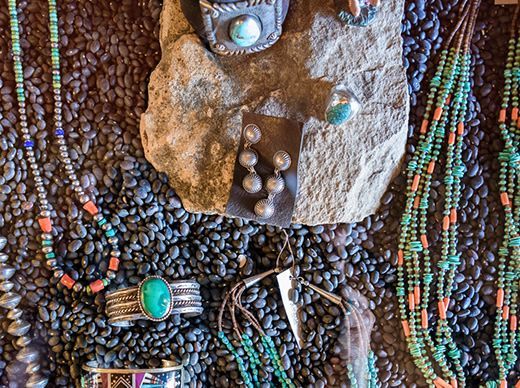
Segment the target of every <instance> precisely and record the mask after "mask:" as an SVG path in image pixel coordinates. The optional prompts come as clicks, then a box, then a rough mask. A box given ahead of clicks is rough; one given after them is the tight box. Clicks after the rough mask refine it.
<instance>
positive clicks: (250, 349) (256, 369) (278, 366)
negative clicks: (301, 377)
mask: <svg viewBox="0 0 520 388" xmlns="http://www.w3.org/2000/svg"><path fill="white" fill-rule="evenodd" d="M245 289H246V285H245V283H244V282H240V283H238V284H237V285H235V286H234V287H233V288H232V289H231V290H230V291H229V292H228V293H227V294H226V296H225V297H224V300H223V301H222V304H221V306H220V310H219V315H218V334H217V336H218V339H219V340H220V342H221V343H222V344H223V345H224V346H225V347H226V349H227V350H228V351H229V352H230V353H231V354H232V355H233V357H234V358H235V360H236V362H237V364H238V370H239V372H240V375H241V376H242V380H243V384H244V385H245V386H246V387H248V388H257V387H261V386H262V385H263V384H264V383H265V382H264V381H261V376H260V370H261V369H263V367H267V366H269V365H271V366H272V368H273V369H274V375H275V376H276V378H277V379H278V381H279V383H280V386H281V387H282V388H295V387H296V385H295V384H294V383H293V382H292V380H291V379H289V377H288V376H287V372H286V371H285V368H284V366H283V363H282V360H281V358H280V354H279V353H278V350H277V349H276V345H275V344H274V341H273V339H272V338H271V337H270V336H269V335H267V334H266V333H265V332H264V331H263V329H262V327H261V326H260V324H259V322H258V321H257V320H256V318H255V317H254V316H253V314H252V313H251V312H249V311H248V310H247V309H246V308H245V307H243V306H242V304H241V302H240V298H241V295H242V293H243V292H244V290H245ZM230 298H231V302H230V306H229V310H230V312H231V320H232V322H233V331H234V332H235V333H236V337H237V338H238V339H239V341H238V343H239V344H240V346H241V347H242V348H243V349H244V352H243V353H245V355H246V356H247V359H246V360H244V358H243V356H242V355H241V354H240V352H239V351H238V350H237V349H236V348H235V346H234V345H233V343H232V342H231V341H230V340H229V338H228V337H227V336H226V333H225V332H224V328H223V316H224V311H225V310H226V306H227V305H228V301H229V300H230ZM235 309H238V310H239V311H241V312H242V314H243V315H244V317H245V318H246V319H247V320H248V321H249V322H250V323H251V325H252V327H254V328H255V329H256V330H257V332H258V333H259V341H258V342H257V344H256V347H257V348H255V344H254V343H253V340H252V339H251V337H250V336H249V335H248V334H247V333H245V332H241V331H240V329H239V328H238V322H237V320H236V316H235ZM246 361H247V362H246Z"/></svg>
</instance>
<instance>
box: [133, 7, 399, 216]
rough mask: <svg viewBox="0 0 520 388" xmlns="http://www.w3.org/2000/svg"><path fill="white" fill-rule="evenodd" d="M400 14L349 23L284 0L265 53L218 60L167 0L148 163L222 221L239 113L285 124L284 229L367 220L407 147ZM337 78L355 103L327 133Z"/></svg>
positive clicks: (147, 125)
mask: <svg viewBox="0 0 520 388" xmlns="http://www.w3.org/2000/svg"><path fill="white" fill-rule="evenodd" d="M402 7H403V0H389V1H385V2H383V5H382V9H381V10H380V15H379V16H378V20H377V21H376V22H375V24H374V25H372V26H370V27H368V28H364V29H363V28H347V27H345V26H344V25H343V24H342V23H341V22H340V21H339V19H338V18H337V17H336V11H335V9H334V7H333V2H332V0H323V1H310V0H305V1H304V0H297V1H294V0H293V1H292V3H291V9H290V10H289V15H288V18H287V21H286V23H285V25H284V29H285V32H284V35H283V36H282V38H281V39H280V41H279V42H278V43H277V44H276V45H275V46H274V47H273V48H271V49H269V50H267V51H264V52H262V53H258V54H255V55H250V56H243V57H235V58H225V57H219V56H216V55H214V54H213V53H211V52H210V51H208V50H207V49H206V48H205V47H204V45H203V44H202V43H201V41H200V40H199V38H198V37H197V36H196V35H194V34H193V33H192V32H191V28H190V27H189V25H188V24H187V22H186V21H185V20H184V17H183V15H182V13H181V12H180V9H179V7H178V1H177V0H166V1H165V2H164V8H163V13H162V15H161V47H162V50H163V56H162V59H161V62H160V63H159V65H158V66H157V68H156V69H155V71H154V72H153V74H152V77H151V81H150V85H149V106H148V110H147V111H146V113H144V114H143V116H142V120H141V135H142V141H143V146H144V149H145V153H146V157H147V159H148V160H149V161H150V162H151V163H152V164H153V165H154V166H155V168H156V169H157V170H159V171H164V172H165V173H166V174H167V175H168V177H169V179H170V184H171V185H172V186H173V187H174V188H175V190H176V191H177V193H178V194H179V196H180V197H181V199H182V201H183V204H184V206H185V207H186V209H187V210H189V211H192V212H203V213H220V214H224V211H225V207H226V202H227V199H228V193H229V188H230V186H231V182H232V176H233V168H234V160H235V156H236V153H237V147H238V141H239V137H240V127H241V125H240V124H241V113H242V112H244V111H250V112H255V113H261V114H266V115H271V116H279V117H288V118H292V119H296V120H299V121H301V122H303V123H304V139H303V147H302V154H301V156H300V166H299V182H300V188H299V192H298V196H297V199H296V207H295V210H294V215H293V222H295V223H303V224H310V225H314V224H323V223H337V222H355V221H359V220H361V219H363V218H364V217H366V216H367V215H369V214H372V213H374V212H375V211H376V209H377V208H378V206H379V201H380V198H381V197H382V195H383V194H384V192H385V190H386V187H387V185H388V183H389V182H390V180H391V179H392V177H393V176H394V175H395V173H397V171H398V170H399V164H400V160H401V158H402V156H403V154H404V149H405V143H406V135H407V119H408V109H409V108H408V96H407V84H406V74H405V71H404V68H403V67H402V54H401V47H402V44H401V35H400V30H401V25H400V20H401V11H402ZM337 83H346V84H347V85H348V86H349V87H350V88H351V89H353V90H354V91H355V93H356V94H357V95H358V97H359V99H360V100H361V101H362V103H363V108H362V110H361V112H360V113H359V114H358V115H357V116H356V117H355V118H354V119H353V120H352V121H350V122H348V123H347V124H345V125H343V126H338V127H334V126H330V125H328V124H327V123H326V122H324V121H323V115H324V107H325V103H326V100H327V97H328V94H329V91H330V89H331V87H332V86H333V85H334V84H337Z"/></svg>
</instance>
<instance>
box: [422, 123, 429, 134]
mask: <svg viewBox="0 0 520 388" xmlns="http://www.w3.org/2000/svg"><path fill="white" fill-rule="evenodd" d="M428 124H429V123H428V120H423V122H422V124H421V133H426V131H427V130H428Z"/></svg>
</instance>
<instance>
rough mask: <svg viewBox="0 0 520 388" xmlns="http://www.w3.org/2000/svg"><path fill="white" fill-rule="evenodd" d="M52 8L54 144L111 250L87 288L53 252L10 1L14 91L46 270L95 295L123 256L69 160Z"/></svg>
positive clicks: (53, 4)
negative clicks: (101, 273)
mask: <svg viewBox="0 0 520 388" xmlns="http://www.w3.org/2000/svg"><path fill="white" fill-rule="evenodd" d="M48 5H49V31H50V46H51V65H52V91H53V98H54V127H55V129H54V141H55V143H56V146H57V148H58V150H59V159H60V161H61V163H62V165H63V170H64V171H65V174H66V175H67V179H68V181H69V184H70V186H71V189H72V191H73V192H74V193H75V195H76V197H77V199H78V201H79V202H80V203H81V205H82V207H83V209H84V210H85V211H86V212H88V213H89V214H90V215H91V216H92V218H93V223H97V224H98V226H99V228H100V229H101V230H102V231H103V233H104V235H105V237H106V240H107V242H108V244H109V245H110V248H109V249H108V251H109V252H110V258H109V262H108V265H107V272H106V275H105V277H103V278H101V279H98V280H95V281H93V282H91V283H90V284H89V285H88V286H86V287H84V286H83V285H82V284H81V283H80V282H79V281H78V280H77V279H73V278H72V277H71V276H69V275H68V274H66V273H65V271H64V269H63V268H62V267H61V265H60V261H61V260H60V258H59V257H57V256H56V253H55V252H54V248H53V246H54V242H53V240H54V236H53V233H52V232H53V226H52V220H51V206H50V204H49V201H48V199H47V190H46V188H45V186H44V184H43V178H42V175H43V174H42V173H41V166H39V165H38V160H37V159H36V154H35V151H34V147H35V141H34V139H33V138H32V137H31V134H30V132H29V123H28V117H27V110H26V96H25V94H26V92H25V84H24V76H23V65H22V51H21V46H20V25H19V20H18V10H17V1H16V0H9V1H8V9H9V18H10V22H9V25H10V30H11V42H12V54H13V55H12V57H13V69H14V74H15V82H16V85H15V90H16V97H17V101H18V112H19V123H18V127H19V132H20V133H21V137H22V140H23V147H24V149H25V155H26V159H27V162H28V164H29V167H30V169H31V174H32V177H33V180H34V188H35V192H36V194H37V195H36V197H37V200H38V207H39V210H40V213H39V217H38V218H37V222H38V224H39V226H40V229H41V230H42V233H41V253H42V256H43V257H44V259H45V263H46V265H47V267H48V268H49V269H50V270H51V271H53V275H54V277H55V278H56V279H58V280H59V282H60V283H61V284H62V285H63V286H64V287H66V288H68V289H73V290H74V291H77V292H79V291H81V290H83V289H86V291H87V292H88V293H96V292H99V291H101V290H102V289H104V288H105V287H106V286H107V285H108V284H109V283H110V281H111V279H113V278H115V276H116V272H117V270H118V268H119V257H120V255H121V252H120V250H119V247H118V239H117V237H116V236H115V234H116V233H115V230H114V229H113V227H112V225H111V224H110V223H109V222H108V221H107V220H106V219H105V218H104V216H103V214H102V212H101V211H100V209H99V208H98V206H96V205H95V204H94V202H93V201H92V200H91V199H90V198H89V197H88V196H87V195H86V194H85V192H84V191H83V188H82V187H81V183H80V181H79V179H78V177H77V175H76V173H75V171H74V165H73V163H72V160H71V158H70V154H69V150H68V146H67V143H66V140H65V131H64V130H63V126H62V100H61V76H60V54H59V48H58V41H59V34H58V15H57V10H56V1H55V0H48Z"/></svg>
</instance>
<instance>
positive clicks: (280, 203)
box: [226, 113, 302, 228]
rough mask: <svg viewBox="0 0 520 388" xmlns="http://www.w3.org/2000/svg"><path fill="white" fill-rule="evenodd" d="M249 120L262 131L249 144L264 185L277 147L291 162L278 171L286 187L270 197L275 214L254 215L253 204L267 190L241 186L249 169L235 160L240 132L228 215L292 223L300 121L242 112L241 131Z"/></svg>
mask: <svg viewBox="0 0 520 388" xmlns="http://www.w3.org/2000/svg"><path fill="white" fill-rule="evenodd" d="M248 124H256V125H257V126H258V127H259V128H260V130H261V131H262V138H261V140H260V141H259V142H258V143H256V144H254V145H252V147H251V148H253V149H254V150H255V151H256V152H257V154H258V163H257V164H256V166H255V170H256V172H257V174H258V175H260V177H261V178H262V184H263V186H265V181H266V179H267V178H268V177H269V176H271V175H273V174H274V166H273V155H274V154H275V153H276V151H286V152H288V153H289V155H290V156H291V160H292V162H291V166H290V167H289V169H288V170H286V171H283V172H281V175H282V176H283V179H284V180H285V189H284V190H283V191H282V192H281V193H279V194H277V195H276V196H275V198H274V200H273V205H274V209H275V210H274V214H273V215H272V216H271V217H270V218H259V217H257V216H256V215H255V212H254V207H255V204H256V203H257V202H258V201H259V200H261V199H264V198H267V192H266V190H265V188H262V190H260V192H258V193H255V194H250V193H248V192H246V191H245V190H244V188H243V187H242V180H243V179H244V177H245V176H246V175H247V173H248V171H247V170H246V169H245V168H244V167H242V166H241V165H240V163H239V162H238V155H239V154H240V152H241V151H242V150H243V149H244V136H243V135H242V132H241V136H240V145H239V147H238V152H237V157H236V159H235V170H234V174H233V184H232V185H231V190H230V193H229V198H228V202H227V205H226V212H227V213H228V214H229V215H231V216H235V217H240V218H246V219H249V220H254V221H258V222H261V223H265V224H269V225H276V226H280V227H282V228H286V227H288V226H289V225H290V224H291V219H292V214H293V210H294V203H295V199H296V194H297V193H298V161H299V158H300V149H301V144H302V124H301V123H299V122H297V121H294V120H289V119H285V118H279V117H271V116H264V115H258V114H254V113H244V114H243V116H242V131H243V130H244V128H245V127H246V126H247V125H248Z"/></svg>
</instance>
